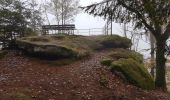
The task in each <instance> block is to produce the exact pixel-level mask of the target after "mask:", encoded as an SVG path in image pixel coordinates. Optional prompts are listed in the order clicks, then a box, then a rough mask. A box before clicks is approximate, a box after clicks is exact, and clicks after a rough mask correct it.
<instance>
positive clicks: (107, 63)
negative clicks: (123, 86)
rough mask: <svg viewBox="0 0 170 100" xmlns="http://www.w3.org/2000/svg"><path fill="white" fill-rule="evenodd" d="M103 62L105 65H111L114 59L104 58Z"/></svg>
mask: <svg viewBox="0 0 170 100" xmlns="http://www.w3.org/2000/svg"><path fill="white" fill-rule="evenodd" d="M101 64H102V65H104V66H110V65H111V64H112V60H111V59H103V60H102V61H101Z"/></svg>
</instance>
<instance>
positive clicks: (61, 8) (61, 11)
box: [50, 0, 79, 24]
mask: <svg viewBox="0 0 170 100" xmlns="http://www.w3.org/2000/svg"><path fill="white" fill-rule="evenodd" d="M51 1H52V4H51V6H52V7H53V8H52V9H50V12H51V13H52V14H53V15H55V17H56V20H57V23H58V24H68V23H71V22H72V21H74V18H75V15H76V14H77V13H78V6H79V0H51Z"/></svg>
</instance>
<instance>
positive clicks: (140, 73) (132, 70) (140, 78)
mask: <svg viewBox="0 0 170 100" xmlns="http://www.w3.org/2000/svg"><path fill="white" fill-rule="evenodd" d="M109 68H110V69H111V71H112V72H114V71H115V70H116V71H118V72H121V73H122V74H123V75H124V76H125V78H126V79H127V80H128V81H129V82H130V83H131V84H134V85H136V86H138V87H140V88H142V89H147V90H150V89H154V80H153V79H152V77H151V75H150V74H149V73H148V71H147V69H145V67H144V66H143V65H142V64H140V63H138V62H137V61H135V60H134V59H119V60H118V61H115V62H113V63H112V64H111V66H110V67H109Z"/></svg>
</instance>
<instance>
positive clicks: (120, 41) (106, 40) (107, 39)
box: [98, 35, 132, 48]
mask: <svg viewBox="0 0 170 100" xmlns="http://www.w3.org/2000/svg"><path fill="white" fill-rule="evenodd" d="M98 41H99V42H100V43H101V44H102V45H103V47H104V48H130V47H131V45H132V43H131V40H130V39H128V38H125V37H121V36H118V35H112V36H100V37H99V38H98Z"/></svg>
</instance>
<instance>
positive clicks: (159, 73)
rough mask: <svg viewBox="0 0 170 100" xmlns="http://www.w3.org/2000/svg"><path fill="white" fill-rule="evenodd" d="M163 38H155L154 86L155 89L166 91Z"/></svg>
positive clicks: (164, 42)
mask: <svg viewBox="0 0 170 100" xmlns="http://www.w3.org/2000/svg"><path fill="white" fill-rule="evenodd" d="M164 40H165V39H162V38H161V37H160V39H157V43H156V45H157V48H156V80H155V86H156V88H157V89H160V90H163V91H167V88H166V78H165V62H166V59H165V44H166V41H164Z"/></svg>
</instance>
